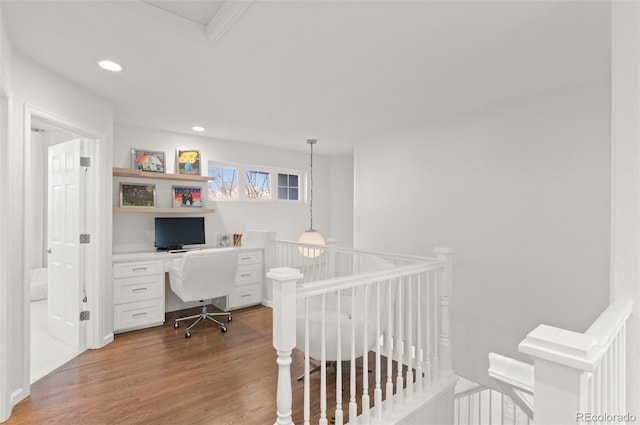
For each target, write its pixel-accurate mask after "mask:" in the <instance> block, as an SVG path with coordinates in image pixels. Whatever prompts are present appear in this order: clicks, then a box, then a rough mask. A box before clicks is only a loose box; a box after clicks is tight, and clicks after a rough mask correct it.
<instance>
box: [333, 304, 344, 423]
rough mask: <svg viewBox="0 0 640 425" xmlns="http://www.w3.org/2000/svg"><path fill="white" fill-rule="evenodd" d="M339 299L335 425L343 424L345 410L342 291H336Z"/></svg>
mask: <svg viewBox="0 0 640 425" xmlns="http://www.w3.org/2000/svg"><path fill="white" fill-rule="evenodd" d="M336 296H337V301H336V304H337V306H336V308H337V310H338V314H337V316H338V318H337V321H338V332H337V336H336V340H337V343H336V346H337V347H336V358H337V359H338V360H337V361H336V412H335V416H334V417H335V425H342V423H343V412H342V361H341V360H342V293H341V292H340V291H337V292H336Z"/></svg>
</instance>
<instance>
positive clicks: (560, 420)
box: [518, 325, 613, 425]
mask: <svg viewBox="0 0 640 425" xmlns="http://www.w3.org/2000/svg"><path fill="white" fill-rule="evenodd" d="M518 349H519V350H520V352H521V353H524V354H528V355H529V356H530V357H531V358H532V359H533V370H534V372H533V374H534V383H533V391H534V394H535V406H534V411H533V414H534V418H533V419H534V420H535V423H536V424H537V425H555V424H571V423H582V422H588V420H586V419H585V417H584V415H586V414H588V413H596V414H599V413H605V412H590V409H589V399H588V391H587V388H588V387H587V385H588V380H589V377H590V376H591V372H593V371H594V369H595V367H596V365H597V357H598V350H599V346H598V342H597V339H596V338H595V337H593V336H591V335H587V334H582V333H576V332H572V331H568V330H565V329H560V328H555V327H553V326H547V325H540V326H538V327H537V328H535V329H534V330H533V331H531V332H530V333H529V334H528V335H527V337H526V338H525V339H524V341H522V342H521V343H520V345H519V346H518ZM610 413H613V412H610Z"/></svg>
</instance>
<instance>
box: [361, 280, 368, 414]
mask: <svg viewBox="0 0 640 425" xmlns="http://www.w3.org/2000/svg"><path fill="white" fill-rule="evenodd" d="M368 298H369V285H365V286H364V300H363V303H362V304H363V305H362V310H363V312H362V313H363V318H364V329H363V331H362V419H363V420H364V424H366V425H368V424H369V406H370V405H369V376H368V373H369V356H368V351H369V347H368V345H369V344H368V342H369V341H368V339H369V309H368V307H367V304H368V303H367V302H368Z"/></svg>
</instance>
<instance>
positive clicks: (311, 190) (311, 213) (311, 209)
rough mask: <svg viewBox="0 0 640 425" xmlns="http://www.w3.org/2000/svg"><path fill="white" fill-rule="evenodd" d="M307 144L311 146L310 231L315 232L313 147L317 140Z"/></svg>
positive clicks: (309, 141)
mask: <svg viewBox="0 0 640 425" xmlns="http://www.w3.org/2000/svg"><path fill="white" fill-rule="evenodd" d="M307 143H308V144H309V145H310V146H311V173H310V177H309V219H310V223H309V224H310V227H309V231H311V232H315V230H314V229H313V145H314V144H315V143H316V140H315V139H309V140H307Z"/></svg>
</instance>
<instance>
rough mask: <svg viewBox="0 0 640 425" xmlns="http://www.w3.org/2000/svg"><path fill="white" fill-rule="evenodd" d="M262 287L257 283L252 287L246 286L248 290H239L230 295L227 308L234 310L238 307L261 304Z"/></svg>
mask: <svg viewBox="0 0 640 425" xmlns="http://www.w3.org/2000/svg"><path fill="white" fill-rule="evenodd" d="M260 288H261V286H260V285H256V286H254V287H251V288H246V290H243V291H237V292H234V293H233V294H231V295H229V298H228V300H229V301H228V305H227V309H228V310H233V309H235V308H238V307H245V306H248V305H254V304H260V303H261V302H262V293H261V292H262V291H261V290H260Z"/></svg>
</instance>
